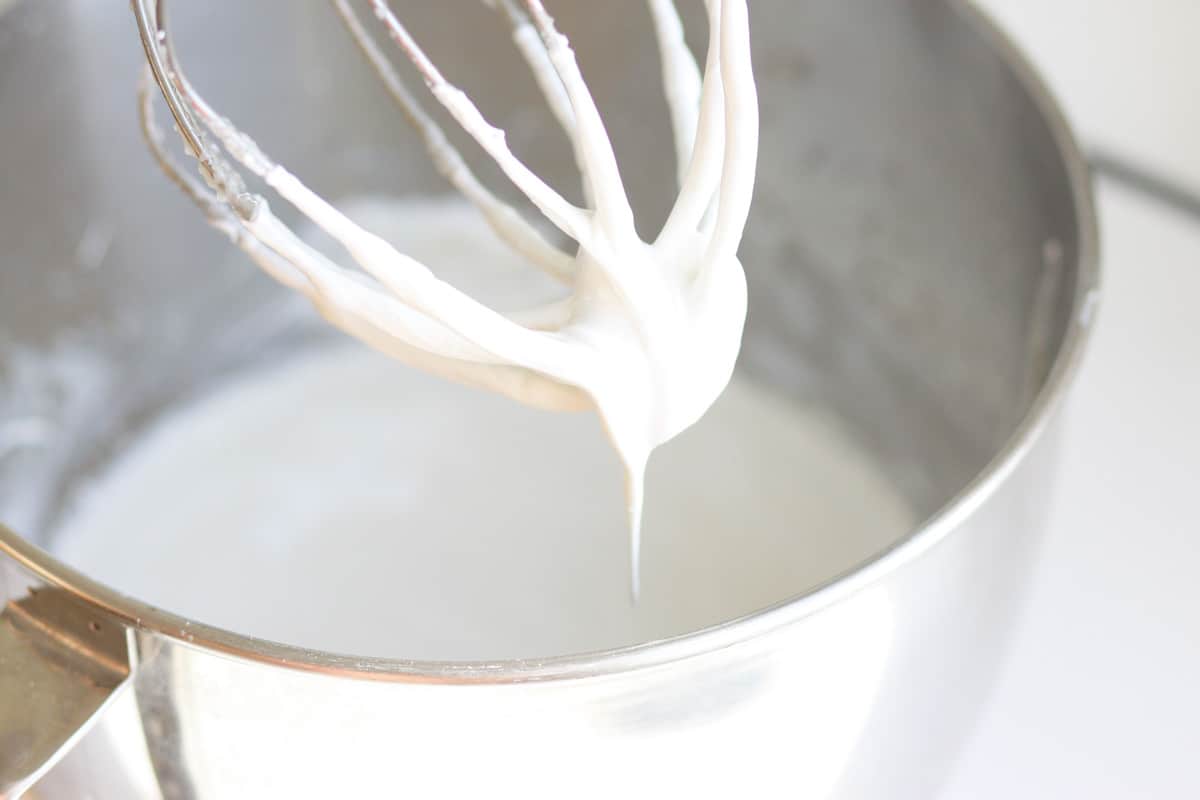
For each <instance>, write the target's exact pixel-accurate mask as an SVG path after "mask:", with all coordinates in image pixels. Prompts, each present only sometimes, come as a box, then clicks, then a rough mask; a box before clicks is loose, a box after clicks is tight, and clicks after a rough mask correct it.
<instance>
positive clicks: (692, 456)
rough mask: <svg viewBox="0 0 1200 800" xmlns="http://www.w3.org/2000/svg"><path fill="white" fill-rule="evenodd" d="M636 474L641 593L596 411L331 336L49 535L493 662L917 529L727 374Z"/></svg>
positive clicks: (183, 595) (899, 507)
mask: <svg viewBox="0 0 1200 800" xmlns="http://www.w3.org/2000/svg"><path fill="white" fill-rule="evenodd" d="M342 208H344V209H345V210H346V211H347V213H348V214H349V215H350V216H352V217H354V218H355V219H358V220H360V221H361V222H363V223H364V224H370V225H371V226H372V227H374V228H376V229H386V230H387V231H388V234H389V236H390V237H391V238H392V239H393V240H395V241H397V242H398V243H401V242H402V243H404V245H405V247H406V248H407V249H409V250H410V251H412V252H414V253H415V254H417V256H418V257H420V258H422V260H424V261H426V263H429V264H430V265H431V266H432V268H433V269H435V270H436V271H437V272H438V274H439V276H440V277H441V278H442V279H443V280H447V281H450V282H454V283H456V284H458V283H460V282H461V283H462V284H463V285H464V286H465V287H467V288H469V289H470V291H471V292H472V293H474V294H476V295H477V296H480V297H485V298H487V300H488V302H494V303H496V304H499V305H504V304H506V303H508V302H515V301H520V300H523V299H530V298H537V297H544V296H548V295H549V294H553V293H554V292H555V291H559V290H558V289H556V288H555V286H554V285H553V284H552V283H550V282H548V281H542V280H539V279H538V276H536V274H534V273H531V272H530V271H529V270H528V269H527V268H526V267H525V266H524V264H523V263H522V262H521V260H520V258H519V257H518V256H515V255H511V254H509V252H508V251H507V250H505V249H504V248H502V247H499V246H498V245H497V244H496V243H495V241H494V239H493V237H492V236H491V234H490V232H489V231H488V230H487V228H486V227H485V226H484V225H483V224H482V223H481V222H479V219H478V216H477V215H476V214H475V213H474V211H473V210H472V209H471V208H469V207H468V206H466V205H465V204H463V203H462V202H461V201H457V200H441V201H438V200H424V201H395V200H381V199H374V200H369V199H368V200H359V201H351V202H347V203H344V204H342ZM314 241H315V239H314ZM485 256H486V257H487V262H486V263H487V264H488V265H489V268H488V269H487V270H481V269H479V267H478V264H479V258H481V257H485ZM648 485H649V494H648V498H647V505H646V518H645V537H644V552H643V581H642V583H643V593H642V596H641V598H640V600H639V602H638V603H636V604H631V603H630V601H629V597H628V589H627V587H628V583H629V566H630V565H629V561H628V551H627V549H626V540H625V536H626V519H625V516H624V513H623V508H622V506H623V504H622V502H621V499H622V493H623V486H622V477H621V469H620V463H619V461H618V458H617V456H616V454H615V453H614V452H613V451H612V449H611V447H609V446H608V444H607V442H606V438H605V436H604V433H603V431H602V429H601V426H600V424H599V422H598V420H597V419H596V417H595V416H593V415H590V414H571V413H559V414H552V413H546V412H544V411H540V410H536V409H532V408H529V407H527V406H524V405H522V404H519V403H515V402H513V401H511V400H508V399H506V398H503V397H499V396H496V395H494V394H492V393H490V392H485V391H480V390H476V389H470V388H467V387H463V386H458V385H455V384H452V383H449V382H446V381H442V380H439V379H437V378H435V377H433V376H429V375H426V374H424V373H422V372H419V371H417V370H413V369H411V368H408V367H406V366H404V365H401V364H397V363H395V362H394V361H392V360H390V359H388V358H386V357H384V356H382V355H379V354H377V353H374V352H372V351H370V350H368V349H366V348H363V347H361V346H358V345H355V344H351V343H346V344H338V345H332V346H328V347H325V348H322V349H318V350H316V351H312V352H309V353H303V354H300V355H298V356H296V357H294V358H293V359H292V360H290V361H287V362H284V363H281V364H278V365H273V366H270V367H266V368H263V369H261V370H260V371H258V372H255V373H252V374H249V375H247V376H245V377H242V378H239V379H236V380H233V381H231V382H229V383H228V384H226V385H224V386H222V387H220V388H218V389H217V390H216V391H214V392H213V393H212V394H210V395H208V396H206V397H203V398H200V399H199V400H197V401H196V402H195V403H194V404H193V405H191V406H190V407H187V408H184V409H181V410H180V411H178V412H176V413H175V414H173V415H170V416H167V417H166V418H164V419H162V420H161V421H160V422H159V423H158V424H157V425H156V426H154V427H153V428H152V429H151V430H149V431H148V432H147V433H146V434H145V435H144V436H143V437H142V438H141V439H140V440H138V441H137V442H136V443H135V445H134V446H133V447H132V448H131V449H130V450H129V451H127V452H126V453H125V454H124V455H123V456H122V457H121V458H119V459H118V460H117V461H116V462H115V463H113V464H111V465H110V466H109V467H108V468H107V470H106V471H105V472H104V473H103V474H102V475H101V476H99V477H98V479H97V480H96V481H95V482H94V484H93V485H92V486H91V487H90V488H89V489H88V490H87V491H86V492H85V493H84V494H83V495H82V496H81V497H79V498H78V499H77V503H76V507H75V508H74V510H73V511H72V513H70V514H69V515H68V517H67V518H66V521H65V523H64V524H63V526H62V527H61V529H60V531H59V535H58V536H57V537H56V539H55V549H56V551H57V552H58V553H59V554H60V555H62V556H63V557H64V558H66V560H68V561H69V562H70V563H72V564H74V565H76V566H78V567H80V568H81V569H83V570H84V571H85V572H88V573H89V574H91V575H93V576H94V577H97V578H100V579H102V580H105V581H108V582H110V583H111V584H112V585H114V586H117V587H119V588H121V589H122V590H123V591H125V592H127V593H131V594H133V595H135V596H138V597H141V598H142V599H145V600H148V601H150V602H152V603H155V604H157V605H160V606H162V607H165V608H167V609H170V610H172V611H176V612H180V613H183V614H185V615H188V616H192V617H194V618H195V619H198V620H200V621H203V622H208V623H212V624H217V625H221V626H224V627H228V628H231V629H233V630H236V631H239V632H242V633H249V634H253V635H257V636H261V637H264V638H268V639H274V640H279V641H285V642H289V643H293V644H299V645H305V646H311V647H318V648H325V649H332V650H339V651H345V652H352V653H356V654H370V655H382V656H396V657H409V658H445V659H468V658H471V659H476V658H478V659H492V658H502V657H525V656H528V657H537V656H546V655H557V654H564V653H570V652H579V651H586V650H595V649H600V648H606V647H612V646H617V645H622V644H632V643H636V642H643V641H649V640H653V639H657V638H662V637H665V636H670V635H674V634H679V633H683V632H686V631H689V630H694V629H696V628H699V627H703V626H705V625H709V624H713V623H717V622H721V621H724V620H727V619H730V618H733V617H736V616H738V615H740V614H744V613H747V612H750V611H753V610H755V609H758V608H761V607H763V606H765V605H768V604H770V603H773V602H776V601H779V600H781V599H784V598H786V597H788V596H791V595H794V594H796V593H798V592H800V591H802V590H804V589H805V588H807V587H810V586H812V585H814V584H816V583H819V582H822V581H824V580H827V579H828V578H830V577H831V576H833V575H835V574H837V573H839V572H841V571H843V570H845V569H847V568H849V567H851V566H853V565H854V564H855V563H856V562H858V561H859V560H861V559H862V558H864V557H866V556H869V555H870V554H871V553H873V552H876V551H877V550H879V549H880V548H882V547H885V546H887V545H888V544H890V543H891V542H892V541H894V540H895V538H896V537H897V536H899V535H901V534H902V533H903V532H904V531H906V530H907V529H908V528H909V526H910V525H911V523H912V522H913V520H912V515H911V513H910V512H909V510H908V508H907V507H906V505H905V503H904V501H903V500H902V499H901V498H900V496H899V495H898V493H897V492H896V491H895V490H894V489H893V487H892V486H891V484H890V483H889V482H888V480H887V479H886V477H885V476H883V475H881V474H880V472H879V470H878V469H877V468H876V466H875V465H874V464H873V463H872V461H871V459H870V458H869V457H868V456H867V455H866V454H864V453H863V452H861V451H860V450H859V449H858V448H857V447H856V446H855V444H854V443H853V442H852V440H850V439H849V438H848V437H847V436H846V435H844V434H843V432H842V430H841V428H840V427H839V425H838V423H837V421H836V420H834V419H832V418H831V417H829V416H828V415H827V414H826V413H824V412H822V411H819V410H817V409H810V408H803V407H798V406H795V405H793V404H791V403H789V402H787V401H786V400H785V399H783V398H781V397H779V396H776V395H775V394H773V393H771V392H770V391H768V390H766V389H764V388H762V387H759V386H757V385H755V384H754V383H751V382H748V381H746V380H743V379H735V380H734V382H733V383H732V384H731V385H730V387H729V388H728V390H727V391H726V392H725V393H724V395H723V396H722V397H721V398H720V400H719V401H718V402H717V403H716V405H715V406H714V407H713V409H712V411H711V412H710V413H709V414H707V415H705V417H704V418H703V419H702V420H701V421H700V422H699V423H697V424H696V425H695V426H693V427H692V428H691V429H689V430H688V431H685V432H684V433H683V434H682V435H680V436H679V437H677V438H676V439H674V440H672V441H671V442H669V443H668V444H667V445H665V446H663V447H662V448H661V449H660V450H659V452H658V453H657V454H656V455H655V457H654V459H652V460H651V463H650V470H649V474H648Z"/></svg>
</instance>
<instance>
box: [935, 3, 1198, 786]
mask: <svg viewBox="0 0 1200 800" xmlns="http://www.w3.org/2000/svg"><path fill="white" fill-rule="evenodd" d="M982 4H983V5H984V6H985V7H986V8H988V9H989V10H990V11H991V12H992V13H993V14H994V15H995V16H996V17H997V18H998V19H999V20H1000V21H1001V22H1002V23H1003V24H1004V26H1005V27H1007V28H1008V29H1009V30H1010V31H1011V32H1012V33H1013V34H1014V36H1015V38H1016V39H1017V41H1018V42H1019V43H1020V44H1021V45H1023V46H1024V47H1025V49H1026V50H1027V51H1028V53H1029V55H1030V57H1031V58H1032V60H1033V61H1034V62H1035V63H1036V64H1037V65H1038V66H1039V67H1040V68H1041V69H1042V71H1043V72H1044V73H1045V74H1046V77H1047V78H1048V80H1049V83H1050V84H1051V86H1052V88H1053V89H1054V90H1055V92H1056V93H1057V94H1058V95H1059V97H1060V99H1061V100H1062V101H1063V103H1064V105H1065V106H1066V108H1067V110H1068V115H1069V116H1070V117H1071V118H1072V121H1073V122H1074V123H1075V125H1076V128H1077V131H1078V133H1079V135H1080V138H1081V139H1082V140H1083V141H1084V143H1085V146H1089V147H1093V148H1102V149H1104V150H1105V151H1108V152H1112V153H1115V154H1117V155H1119V156H1121V157H1123V158H1127V159H1129V160H1133V161H1136V162H1138V163H1140V164H1143V165H1145V166H1149V167H1152V168H1153V169H1155V170H1157V171H1159V172H1161V173H1163V174H1164V175H1167V176H1169V177H1171V178H1172V179H1173V180H1176V181H1179V182H1181V183H1183V184H1184V185H1186V186H1189V187H1191V188H1192V190H1193V191H1195V190H1197V189H1200V2H1198V1H1197V0H1141V1H1140V2H1139V1H1135V0H1106V1H1102V0H1090V2H1089V0H986V1H985V2H983V3H982ZM1099 200H1100V213H1101V226H1102V231H1103V234H1102V237H1103V246H1104V256H1103V264H1104V270H1105V274H1104V282H1105V286H1104V300H1103V304H1102V312H1101V316H1100V320H1099V323H1098V325H1097V328H1096V335H1095V339H1094V342H1093V345H1094V346H1093V348H1092V350H1091V352H1090V354H1089V356H1088V358H1087V360H1086V362H1085V364H1084V368H1083V371H1082V373H1081V375H1080V380H1079V382H1078V385H1077V387H1076V389H1075V391H1074V396H1073V398H1072V400H1071V401H1070V403H1069V408H1068V411H1069V414H1068V430H1067V436H1066V442H1065V453H1064V456H1063V463H1062V468H1061V477H1060V479H1059V487H1058V492H1057V505H1056V509H1055V511H1054V514H1053V518H1052V532H1051V535H1050V537H1049V539H1048V540H1047V542H1046V544H1045V546H1044V548H1043V550H1042V554H1041V559H1040V563H1039V565H1038V567H1037V570H1036V572H1035V575H1034V588H1033V596H1032V598H1031V600H1030V603H1029V606H1028V608H1027V610H1026V612H1025V613H1026V616H1025V620H1024V623H1023V625H1022V627H1021V628H1020V629H1019V631H1018V633H1017V637H1016V641H1015V643H1014V647H1013V650H1012V652H1011V655H1010V657H1009V660H1008V661H1007V663H1006V664H1005V665H1004V669H1003V672H1002V677H1001V680H1000V683H999V685H998V686H997V688H996V692H995V694H994V695H993V697H992V700H991V704H990V706H989V707H988V709H987V711H986V712H985V714H984V717H983V719H982V721H981V723H980V725H979V727H978V728H977V730H976V731H975V733H974V735H973V736H972V737H971V739H970V740H969V742H968V745H967V748H966V752H965V755H964V757H963V759H962V760H961V762H960V764H959V766H958V769H957V771H956V772H955V773H954V774H953V776H952V778H951V780H950V781H949V783H948V784H947V786H946V790H945V792H944V794H943V797H944V798H945V799H946V800H958V798H970V800H999V799H1000V798H1005V799H1006V800H1007V798H1087V799H1088V800H1113V799H1115V798H1121V799H1122V800H1123V799H1124V798H1138V800H1142V799H1143V798H1147V799H1155V798H1200V220H1195V219H1189V218H1187V217H1184V216H1182V215H1179V214H1177V213H1174V212H1171V211H1168V210H1166V209H1165V208H1164V207H1163V206H1161V205H1158V204H1156V203H1155V202H1154V201H1151V200H1148V199H1146V198H1144V197H1142V196H1140V195H1137V194H1135V193H1132V192H1130V191H1128V190H1126V189H1123V188H1120V187H1118V186H1117V185H1115V184H1112V183H1110V182H1107V181H1104V180H1101V181H1100V192H1099Z"/></svg>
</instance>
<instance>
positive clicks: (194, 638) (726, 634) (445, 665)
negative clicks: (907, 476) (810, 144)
mask: <svg viewBox="0 0 1200 800" xmlns="http://www.w3.org/2000/svg"><path fill="white" fill-rule="evenodd" d="M947 5H948V8H949V9H950V10H951V11H954V12H957V13H959V14H961V15H962V17H963V19H964V21H965V22H966V23H967V24H968V25H970V26H972V27H973V28H974V29H975V32H976V33H977V34H978V35H979V37H980V39H981V41H982V42H983V43H984V44H987V45H990V46H991V47H992V48H993V49H994V50H995V51H996V52H997V53H998V54H999V55H1000V56H1001V57H1002V58H1003V59H1004V60H1005V62H1006V64H1007V65H1008V67H1009V68H1010V69H1011V70H1012V72H1013V75H1014V77H1015V78H1016V79H1017V80H1018V82H1019V83H1020V84H1021V86H1022V87H1023V89H1024V90H1025V92H1026V93H1027V95H1028V97H1029V99H1030V101H1031V102H1032V104H1033V105H1034V107H1035V108H1036V109H1037V110H1038V111H1039V112H1040V114H1041V116H1042V120H1043V121H1044V122H1045V124H1046V125H1047V127H1048V128H1049V131H1050V134H1051V137H1052V139H1053V141H1054V143H1055V145H1056V147H1057V150H1058V155H1059V158H1060V161H1061V164H1062V166H1063V168H1064V170H1065V172H1066V175H1067V181H1068V188H1069V190H1070V194H1071V199H1072V202H1073V205H1074V222H1075V225H1076V230H1077V233H1078V255H1077V258H1076V265H1075V266H1076V285H1075V287H1074V292H1073V296H1072V299H1071V308H1070V317H1069V324H1068V327H1067V329H1066V331H1065V332H1064V334H1063V339H1062V343H1061V345H1060V346H1059V348H1058V352H1057V354H1056V355H1055V358H1054V361H1053V363H1052V365H1051V368H1050V370H1049V372H1048V374H1047V376H1046V379H1045V381H1044V382H1043V384H1042V386H1041V388H1040V389H1039V391H1038V393H1037V395H1036V396H1035V398H1034V399H1033V401H1032V403H1031V404H1030V407H1029V409H1028V410H1027V412H1026V413H1025V415H1024V417H1023V418H1022V419H1021V421H1020V423H1019V424H1018V425H1017V427H1016V428H1015V429H1014V431H1013V432H1012V434H1011V435H1010V436H1009V438H1008V439H1007V440H1006V442H1005V443H1004V445H1003V446H1002V447H1001V448H1000V449H999V450H998V451H997V453H996V454H995V455H994V456H993V457H992V459H991V460H990V461H989V462H988V463H987V465H986V466H984V467H983V469H982V470H981V471H980V472H979V473H978V474H977V475H976V476H975V478H974V479H972V480H971V481H970V482H969V483H968V484H967V485H966V486H965V487H963V488H962V489H961V490H960V491H959V492H958V493H957V494H956V495H954V497H952V498H951V499H950V500H949V501H948V502H947V503H946V504H945V505H944V506H943V507H942V508H941V509H940V510H939V511H937V512H936V513H934V514H933V515H932V516H931V517H929V518H928V519H927V520H926V521H925V522H924V523H922V524H920V525H918V526H917V527H915V528H914V529H913V531H911V532H910V533H909V534H908V536H906V537H905V538H903V539H900V540H898V541H897V542H895V543H893V544H892V545H891V546H889V547H887V548H885V549H884V550H881V551H879V552H878V553H876V554H874V555H872V556H871V557H869V558H868V559H866V560H864V561H862V562H860V563H859V564H857V565H855V566H854V567H852V568H850V569H849V570H846V571H845V572H843V573H841V574H839V575H835V576H833V577H831V578H829V579H828V580H826V581H825V582H823V583H821V584H819V585H817V586H815V587H812V588H809V589H807V590H805V591H804V592H802V593H800V594H798V595H795V596H793V597H790V598H787V599H784V600H781V601H779V602H777V603H774V604H772V605H770V606H768V607H766V608H764V609H761V610H759V611H755V612H751V613H749V614H746V615H744V616H741V617H736V618H734V619H730V620H726V621H724V622H720V623H717V624H714V625H711V626H709V627H706V628H701V629H699V630H696V631H691V632H688V633H684V634H680V635H678V636H674V637H670V638H667V639H662V640H658V641H653V642H645V643H639V644H635V645H629V646H623V647H618V648H613V649H607V650H600V651H593V652H587V653H579V654H571V655H564V656H555V657H551V658H534V659H529V658H525V659H502V660H501V659H498V660H491V661H486V660H480V661H435V660H416V659H398V658H384V657H376V656H354V655H346V654H339V653H335V652H330V651H324V650H315V649H309V648H303V647H297V646H295V645H288V644H283V643H279V642H273V641H268V640H265V639H259V638H255V637H251V636H245V635H242V634H238V633H234V632H232V631H229V630H226V629H223V628H220V627H216V626H211V625H205V624H203V623H200V622H196V621H194V620H191V619H188V618H187V617H184V616H180V615H178V614H174V613H171V612H169V611H166V610H163V609H160V608H157V607H154V606H151V605H149V604H147V603H144V602H142V601H140V600H137V599H135V598H133V597H130V596H128V595H125V594H123V593H121V592H119V591H117V590H115V589H113V588H111V587H109V586H107V585H106V584H103V583H101V582H99V581H95V580H93V579H91V578H89V577H87V576H86V575H84V574H83V573H81V572H78V571H76V570H75V569H73V568H71V567H69V566H68V565H66V564H64V563H63V562H61V561H59V560H58V559H56V558H55V557H54V556H52V555H50V554H49V553H48V552H46V551H45V550H43V549H41V548H40V547H38V546H36V545H34V544H33V543H31V542H29V541H27V540H25V539H23V538H21V537H20V536H18V535H17V534H16V533H15V532H13V531H11V530H9V529H7V528H5V527H4V526H3V525H0V554H5V555H7V556H9V557H10V558H11V559H12V560H14V561H15V562H16V563H17V565H18V566H21V567H23V568H24V569H25V570H26V571H27V572H29V573H30V574H31V575H32V576H34V577H35V578H37V579H40V580H41V581H43V582H45V583H46V584H48V585H50V586H54V587H58V588H60V589H62V590H65V591H66V592H68V593H69V594H70V595H72V596H73V597H75V598H76V599H78V600H80V601H82V602H84V603H86V604H88V605H90V606H93V607H95V608H97V609H98V610H99V611H100V612H102V613H104V614H105V615H106V616H109V617H111V618H113V619H115V620H116V621H119V622H121V623H122V624H124V625H126V626H128V627H130V628H133V629H137V630H139V631H143V632H147V633H151V634H156V635H159V636H162V637H165V638H167V639H170V640H173V641H174V642H175V643H177V644H179V645H180V646H184V647H188V648H196V649H199V650H204V651H210V652H214V653H219V654H222V655H225V656H229V657H233V658H235V659H239V660H244V661H249V662H257V663H260V664H265V665H269V666H276V667H282V668H287V669H293V670H298V671H303V672H311V673H318V674H323V675H330V676H337V677H344V678H356V679H365V680H374V681H387V682H399V683H438V684H510V683H523V682H530V681H548V680H564V679H578V678H587V677H594V676H600V675H609V674H614V673H625V672H630V671H634V670H639V669H644V668H648V667H655V666H662V665H665V664H669V663H672V662H676V661H681V660H684V659H688V658H692V657H695V656H699V655H703V654H705V653H710V652H713V651H717V650H721V649H724V648H727V647H730V646H733V645H737V644H740V643H742V642H746V641H748V640H751V639H755V638H758V637H761V636H763V635H764V634H767V633H770V632H772V631H775V630H777V629H779V628H782V627H784V626H788V625H791V624H795V623H797V622H798V621H800V620H802V619H804V618H805V617H808V616H810V615H812V614H815V613H817V612H818V611H820V610H822V609H824V608H827V607H829V606H831V605H833V604H834V603H837V602H839V601H840V600H842V599H844V598H846V597H848V596H850V595H852V594H854V593H856V592H858V591H861V590H862V589H864V588H865V587H867V586H869V585H871V584H873V583H875V582H876V581H878V580H880V579H881V578H883V577H884V576H886V575H888V574H889V573H891V572H892V571H894V570H896V569H898V568H899V567H900V566H902V565H904V564H906V563H908V562H909V561H912V560H913V559H915V558H917V557H918V556H920V555H921V554H923V553H925V552H926V551H928V550H929V549H930V548H931V547H933V546H934V545H935V544H937V543H938V542H940V541H941V540H942V539H944V538H945V537H946V536H948V535H949V534H950V533H951V531H954V530H957V529H959V528H961V527H962V523H963V522H964V521H965V520H966V519H968V518H969V517H970V516H971V515H972V514H973V513H974V512H975V511H976V510H977V509H978V508H979V507H980V506H981V505H982V504H983V503H984V502H985V501H986V500H987V499H988V498H990V497H991V496H992V495H993V494H994V493H995V492H996V491H997V490H998V489H999V487H1000V486H1001V485H1002V484H1003V482H1004V480H1005V479H1006V478H1007V477H1008V475H1009V474H1011V473H1012V472H1013V471H1014V470H1015V469H1016V467H1017V466H1018V465H1019V464H1020V463H1021V462H1022V461H1023V460H1024V459H1025V457H1026V456H1027V454H1028V453H1029V451H1030V450H1031V449H1032V448H1033V446H1034V445H1035V444H1036V443H1037V442H1038V440H1039V439H1040V438H1041V435H1042V434H1043V432H1044V430H1045V429H1046V427H1047V425H1048V423H1049V421H1050V419H1051V418H1052V416H1053V414H1054V412H1055V411H1056V409H1057V408H1058V406H1059V404H1060V403H1061V402H1062V400H1063V397H1064V395H1065V394H1066V392H1067V390H1068V389H1069V388H1070V385H1071V382H1072V379H1073V377H1074V375H1075V373H1076V371H1077V370H1078V367H1079V363H1080V360H1081V358H1082V355H1083V352H1084V350H1085V348H1086V344H1087V341H1088V339H1089V338H1090V332H1091V329H1092V327H1093V322H1094V318H1095V313H1094V312H1095V308H1096V304H1097V301H1098V299H1099V288H1100V267H1099V233H1098V226H1097V220H1096V210H1095V203H1094V198H1093V192H1092V186H1091V178H1090V171H1089V168H1088V166H1087V162H1086V160H1085V158H1084V156H1083V154H1082V151H1081V150H1080V147H1079V145H1078V142H1077V141H1076V139H1075V136H1074V134H1073V133H1072V131H1071V129H1070V126H1069V125H1068V123H1067V121H1066V118H1065V116H1064V114H1063V112H1062V110H1061V108H1060V107H1059V104H1058V102H1057V101H1056V100H1055V99H1054V97H1053V96H1052V95H1051V94H1050V92H1049V90H1048V89H1047V87H1046V85H1045V84H1044V82H1043V81H1042V79H1041V77H1040V76H1039V75H1038V73H1037V72H1036V70H1035V69H1034V68H1033V66H1032V65H1031V64H1030V62H1029V61H1028V60H1027V59H1026V57H1025V56H1024V55H1023V53H1022V52H1021V51H1020V50H1019V49H1018V47H1017V46H1016V45H1015V43H1014V42H1013V41H1012V40H1011V39H1010V38H1009V36H1008V35H1007V34H1005V33H1004V32H1003V31H1002V30H1001V29H1000V27H999V26H998V25H997V24H996V23H995V22H994V21H993V20H992V19H991V18H990V17H989V16H988V15H987V14H986V13H985V12H983V11H982V10H981V9H979V8H978V7H977V6H976V5H975V4H974V2H972V0H951V1H950V2H949V3H948V4H947Z"/></svg>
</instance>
